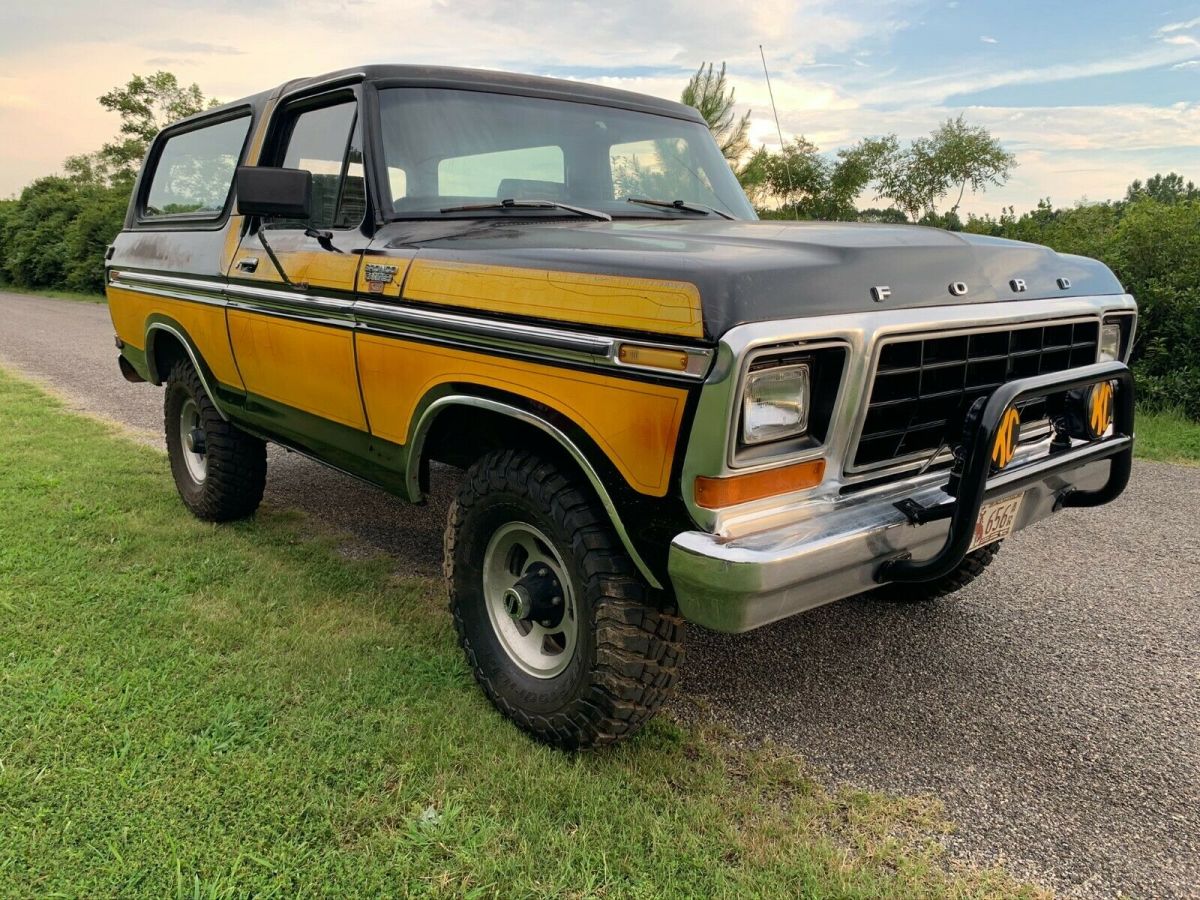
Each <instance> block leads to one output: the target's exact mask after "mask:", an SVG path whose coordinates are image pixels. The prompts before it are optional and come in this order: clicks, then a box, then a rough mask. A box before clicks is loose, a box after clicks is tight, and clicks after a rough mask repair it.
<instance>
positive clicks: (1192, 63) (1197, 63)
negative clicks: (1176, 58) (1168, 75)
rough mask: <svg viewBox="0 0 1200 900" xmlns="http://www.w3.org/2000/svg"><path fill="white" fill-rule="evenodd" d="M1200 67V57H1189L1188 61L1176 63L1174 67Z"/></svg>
mask: <svg viewBox="0 0 1200 900" xmlns="http://www.w3.org/2000/svg"><path fill="white" fill-rule="evenodd" d="M1197 67H1200V59H1189V60H1188V61H1187V62H1181V63H1175V65H1173V66H1171V68H1172V69H1195V68H1197Z"/></svg>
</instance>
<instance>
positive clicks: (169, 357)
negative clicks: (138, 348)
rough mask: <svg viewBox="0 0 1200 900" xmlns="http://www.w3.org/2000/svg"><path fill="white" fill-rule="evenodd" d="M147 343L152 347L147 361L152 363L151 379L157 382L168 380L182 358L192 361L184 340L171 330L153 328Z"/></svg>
mask: <svg viewBox="0 0 1200 900" xmlns="http://www.w3.org/2000/svg"><path fill="white" fill-rule="evenodd" d="M146 343H147V344H149V347H150V352H149V353H148V354H147V362H149V363H150V374H151V375H152V376H153V378H152V379H151V380H152V381H153V382H154V383H155V384H162V383H163V382H164V381H166V380H167V376H168V375H170V374H171V369H173V368H174V367H175V363H177V362H179V361H180V360H187V361H188V362H191V356H190V355H189V354H188V351H187V348H186V347H185V346H184V345H183V341H181V340H180V339H179V338H178V337H176V336H175V335H174V334H172V333H171V332H169V331H165V330H163V329H161V328H155V329H152V330H151V331H150V334H149V336H148V337H147V340H146Z"/></svg>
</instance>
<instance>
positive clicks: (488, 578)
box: [107, 66, 1136, 747]
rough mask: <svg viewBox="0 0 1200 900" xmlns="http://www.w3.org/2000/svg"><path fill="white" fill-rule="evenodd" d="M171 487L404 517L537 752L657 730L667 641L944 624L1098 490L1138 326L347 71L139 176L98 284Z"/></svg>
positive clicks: (915, 244) (486, 86) (672, 109)
mask: <svg viewBox="0 0 1200 900" xmlns="http://www.w3.org/2000/svg"><path fill="white" fill-rule="evenodd" d="M107 286H108V297H109V303H110V309H111V311H112V318H113V323H114V325H115V328H116V333H117V343H118V346H119V347H120V360H119V362H120V365H121V368H122V371H123V372H124V373H125V375H126V377H127V378H129V379H131V380H135V381H148V382H151V383H153V384H157V385H164V386H165V409H166V438H167V446H168V450H169V458H170V466H171V471H172V473H173V474H174V477H175V481H176V483H177V485H178V487H179V492H180V494H181V496H182V498H183V501H184V503H185V504H186V505H187V507H188V508H189V509H191V510H192V512H194V513H195V514H196V515H198V516H200V517H202V518H205V519H209V520H214V521H224V520H230V519H236V518H239V517H244V516H248V515H250V514H251V513H252V512H253V511H254V510H255V508H256V507H257V505H258V503H259V500H260V499H261V496H262V491H263V484H264V478H265V470H266V453H265V442H266V441H274V442H276V443H278V444H281V445H284V446H286V447H289V448H292V449H294V450H297V451H299V452H302V453H305V454H308V455H310V456H312V457H314V458H315V459H318V460H320V461H322V462H324V463H327V464H328V465H330V466H333V467H335V468H338V469H340V470H343V471H345V472H349V473H352V474H354V475H356V476H359V477H361V478H363V479H366V480H367V481H369V482H371V483H373V484H376V485H379V486H381V487H383V488H384V489H386V490H389V491H392V492H394V493H396V494H398V495H400V496H402V497H405V498H407V499H409V500H411V501H413V502H421V501H422V499H423V498H424V497H425V496H426V494H427V491H428V486H429V472H430V465H431V463H439V464H446V465H450V466H456V467H459V468H461V469H463V470H464V471H465V476H464V477H463V479H462V482H461V487H460V488H459V489H458V494H457V498H456V499H455V501H454V503H453V505H452V507H451V510H450V515H449V521H448V523H447V527H446V538H445V571H446V583H447V587H448V591H449V596H450V605H451V610H452V613H453V617H454V622H455V625H456V627H457V629H458V633H459V637H460V639H461V643H462V647H463V650H464V651H465V654H466V659H467V662H468V664H469V665H470V667H471V668H472V670H473V671H474V673H475V676H476V678H477V679H478V681H479V683H480V684H481V685H482V686H483V688H484V690H485V691H486V692H487V695H488V696H489V697H490V698H491V700H492V701H493V702H494V703H495V705H496V706H497V707H498V708H499V709H500V710H501V711H503V712H504V713H505V714H506V715H508V716H509V717H511V718H512V719H513V720H514V721H515V722H517V723H518V724H519V725H520V726H521V727H523V728H525V729H527V730H528V731H530V732H531V733H533V734H535V735H536V736H538V737H539V738H541V739H543V740H546V741H549V742H551V743H554V744H556V745H559V746H562V747H583V746H589V745H594V744H598V743H604V742H609V741H612V740H615V739H617V738H620V737H622V736H624V735H627V734H629V733H631V732H632V731H634V730H635V729H636V728H637V727H638V726H639V725H640V724H642V723H643V722H644V721H645V720H646V719H647V718H648V717H649V716H650V715H652V714H653V713H654V711H655V710H656V709H658V708H659V706H660V705H661V704H662V702H663V700H664V698H665V697H666V696H667V693H668V691H669V689H670V687H671V683H672V679H673V678H674V675H675V671H676V667H677V666H678V664H679V661H680V659H681V656H682V646H681V638H682V622H683V620H685V619H687V620H690V621H692V622H696V623H698V624H700V625H702V626H705V627H708V628H713V629H718V630H723V631H742V630H746V629H750V628H755V627H758V626H760V625H765V624H767V623H769V622H773V621H775V620H777V619H780V618H782V617H784V616H790V615H794V614H796V613H799V612H803V611H804V610H807V609H811V608H813V607H815V606H819V605H820V604H823V603H828V602H830V601H833V600H837V599H839V598H842V597H847V596H850V595H853V594H859V593H862V592H865V591H877V592H880V593H891V594H893V595H896V596H900V597H903V598H907V599H919V598H930V597H937V596H940V595H943V594H945V593H948V592H950V591H953V590H955V589H957V588H959V587H961V586H963V585H964V584H966V583H967V582H968V581H970V580H971V579H972V578H974V577H975V576H976V575H977V574H979V573H980V572H981V571H982V570H983V568H984V567H985V566H986V565H987V564H988V562H989V561H990V560H991V558H992V556H993V555H994V554H995V553H996V550H997V548H998V547H999V545H1000V543H1001V542H1002V541H1003V540H1004V539H1005V538H1007V537H1008V536H1009V535H1010V534H1011V533H1012V532H1013V531H1015V530H1017V529H1021V528H1025V527H1026V526H1028V525H1030V524H1031V523H1033V522H1036V521H1038V520H1040V519H1043V518H1045V517H1047V516H1049V515H1050V514H1051V513H1053V512H1055V511H1057V510H1059V509H1062V508H1063V507H1089V506H1096V505H1098V504H1102V503H1106V502H1108V501H1110V500H1112V499H1113V498H1114V497H1116V496H1117V495H1118V494H1120V493H1121V491H1122V489H1123V488H1124V487H1125V484H1126V482H1127V480H1128V478H1129V473H1130V459H1131V453H1132V442H1133V391H1132V383H1131V379H1130V374H1129V370H1128V369H1127V367H1126V366H1125V364H1124V362H1123V361H1124V360H1125V359H1126V358H1127V356H1128V353H1129V349H1130V346H1131V343H1132V339H1133V332H1134V325H1135V317H1136V307H1135V305H1134V302H1133V299H1132V298H1131V297H1129V296H1128V295H1126V294H1125V292H1124V291H1123V289H1122V287H1121V285H1120V284H1119V283H1118V282H1117V280H1116V279H1115V278H1114V277H1113V275H1112V273H1111V272H1109V270H1108V269H1106V268H1105V267H1104V266H1103V265H1101V264H1100V263H1098V262H1095V261H1092V260H1089V259H1083V258H1080V257H1074V256H1064V255H1060V254H1057V253H1054V252H1052V251H1050V250H1047V249H1045V248H1042V247H1037V246H1033V245H1029V244H1020V243H1014V242H1010V241H1002V240H996V239H991V238H986V237H977V236H972V235H965V234H951V233H948V232H945V231H941V230H937V229H933V228H918V227H898V226H883V225H870V224H842V223H837V224H832V223H830V224H826V223H816V222H812V223H790V222H789V223H781V222H760V221H757V220H756V216H755V214H754V211H753V209H752V208H751V206H750V204H749V203H748V202H747V200H746V197H745V196H744V195H743V193H742V191H741V190H740V188H739V186H738V183H737V181H736V179H735V178H734V176H733V174H732V173H731V171H730V169H729V166H728V164H727V163H726V162H725V160H724V159H723V158H722V156H721V153H720V151H719V150H718V148H717V146H716V144H715V142H714V140H713V138H712V137H711V135H710V134H709V131H708V129H707V128H706V127H705V124H704V122H703V120H702V119H701V118H700V117H699V115H698V114H697V113H696V111H695V110H693V109H691V108H688V107H685V106H681V105H678V104H676V103H671V102H667V101H664V100H658V99H654V98H651V97H643V96H638V95H634V94H629V93H624V92H619V91H613V90H608V89H604V88H600V87H593V86H589V85H584V84H577V83H572V82H565V81H556V80H550V79H543V78H532V77H523V76H517V75H509V74H501V73H491V72H479V71H470V70H462V69H443V68H426V67H411V66H368V67H363V68H361V69H355V70H348V71H343V72H335V73H332V74H330V75H325V76H321V77H319V78H309V79H304V80H300V81H294V82H290V83H288V84H285V85H282V86H280V87H278V88H275V89H273V90H269V91H266V92H264V93H262V94H258V95H255V96H252V97H248V98H246V99H244V100H239V101H237V102H234V103H229V104H226V105H224V106H222V107H219V108H217V109H212V110H208V111H206V112H204V113H201V114H199V115H197V116H194V117H192V118H190V119H187V120H184V121H182V122H178V123H176V124H174V125H171V126H170V127H169V128H167V129H165V130H164V131H163V132H162V134H160V135H159V136H158V138H157V139H156V140H155V141H154V143H153V146H152V147H151V149H150V152H149V154H148V156H147V159H146V162H145V165H144V166H143V169H142V173H141V176H140V178H139V180H138V182H137V185H136V188H135V190H134V194H133V198H132V202H131V204H130V207H129V212H128V215H127V218H126V221H125V228H124V230H123V231H122V232H121V234H120V235H119V236H118V237H117V239H116V241H115V244H114V246H113V249H112V251H111V258H110V260H109V263H108V272H107Z"/></svg>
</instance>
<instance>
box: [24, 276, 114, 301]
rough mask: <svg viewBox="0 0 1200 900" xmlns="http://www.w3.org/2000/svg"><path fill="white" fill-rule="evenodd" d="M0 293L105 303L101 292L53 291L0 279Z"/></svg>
mask: <svg viewBox="0 0 1200 900" xmlns="http://www.w3.org/2000/svg"><path fill="white" fill-rule="evenodd" d="M0 293H8V294H29V295H31V296H34V297H52V298H54V299H55V300H75V301H78V302H79V303H107V302H108V300H107V299H106V298H105V296H104V295H103V294H84V293H80V292H79V291H55V290H50V289H49V288H27V287H17V286H16V285H13V284H8V283H7V282H4V281H0Z"/></svg>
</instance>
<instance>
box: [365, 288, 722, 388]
mask: <svg viewBox="0 0 1200 900" xmlns="http://www.w3.org/2000/svg"><path fill="white" fill-rule="evenodd" d="M354 309H355V313H356V316H357V318H358V319H359V327H360V328H364V329H366V330H368V331H380V332H384V333H399V334H404V333H408V334H414V335H416V336H429V335H432V336H440V337H444V338H453V339H455V340H456V342H460V343H470V344H471V345H472V346H473V347H477V348H480V349H484V350H487V349H492V348H496V347H501V348H504V349H508V350H515V351H518V352H526V353H530V354H535V355H544V356H550V357H552V358H553V359H557V360H569V361H575V362H581V363H586V364H590V365H599V366H604V367H606V368H619V369H630V370H634V371H638V372H645V373H648V374H654V375H658V376H659V377H661V378H677V379H685V380H688V381H699V380H700V379H702V378H704V376H705V375H707V374H708V369H709V365H710V363H711V361H712V357H713V351H712V350H711V349H709V348H707V347H688V346H681V345H676V344H658V343H651V342H648V341H644V340H625V339H622V338H615V337H608V336H607V335H598V334H590V333H587V332H576V331H568V330H566V329H563V328H553V327H549V326H545V325H529V324H526V323H524V322H510V321H503V320H498V319H485V318H482V317H479V316H469V315H462V314H460V313H448V312H441V311H439V310H432V309H421V308H418V307H415V306H396V305H392V304H384V303H377V302H373V301H370V300H359V301H358V302H357V303H356V304H355V306H354ZM463 336H466V337H467V340H466V341H463ZM622 346H626V347H639V348H646V349H654V350H667V351H671V352H678V353H682V354H684V355H685V356H686V368H685V369H684V370H683V371H675V370H669V369H662V368H658V367H656V366H645V365H634V364H631V363H626V362H623V361H622V360H621V358H620V349H621V347H622Z"/></svg>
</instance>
